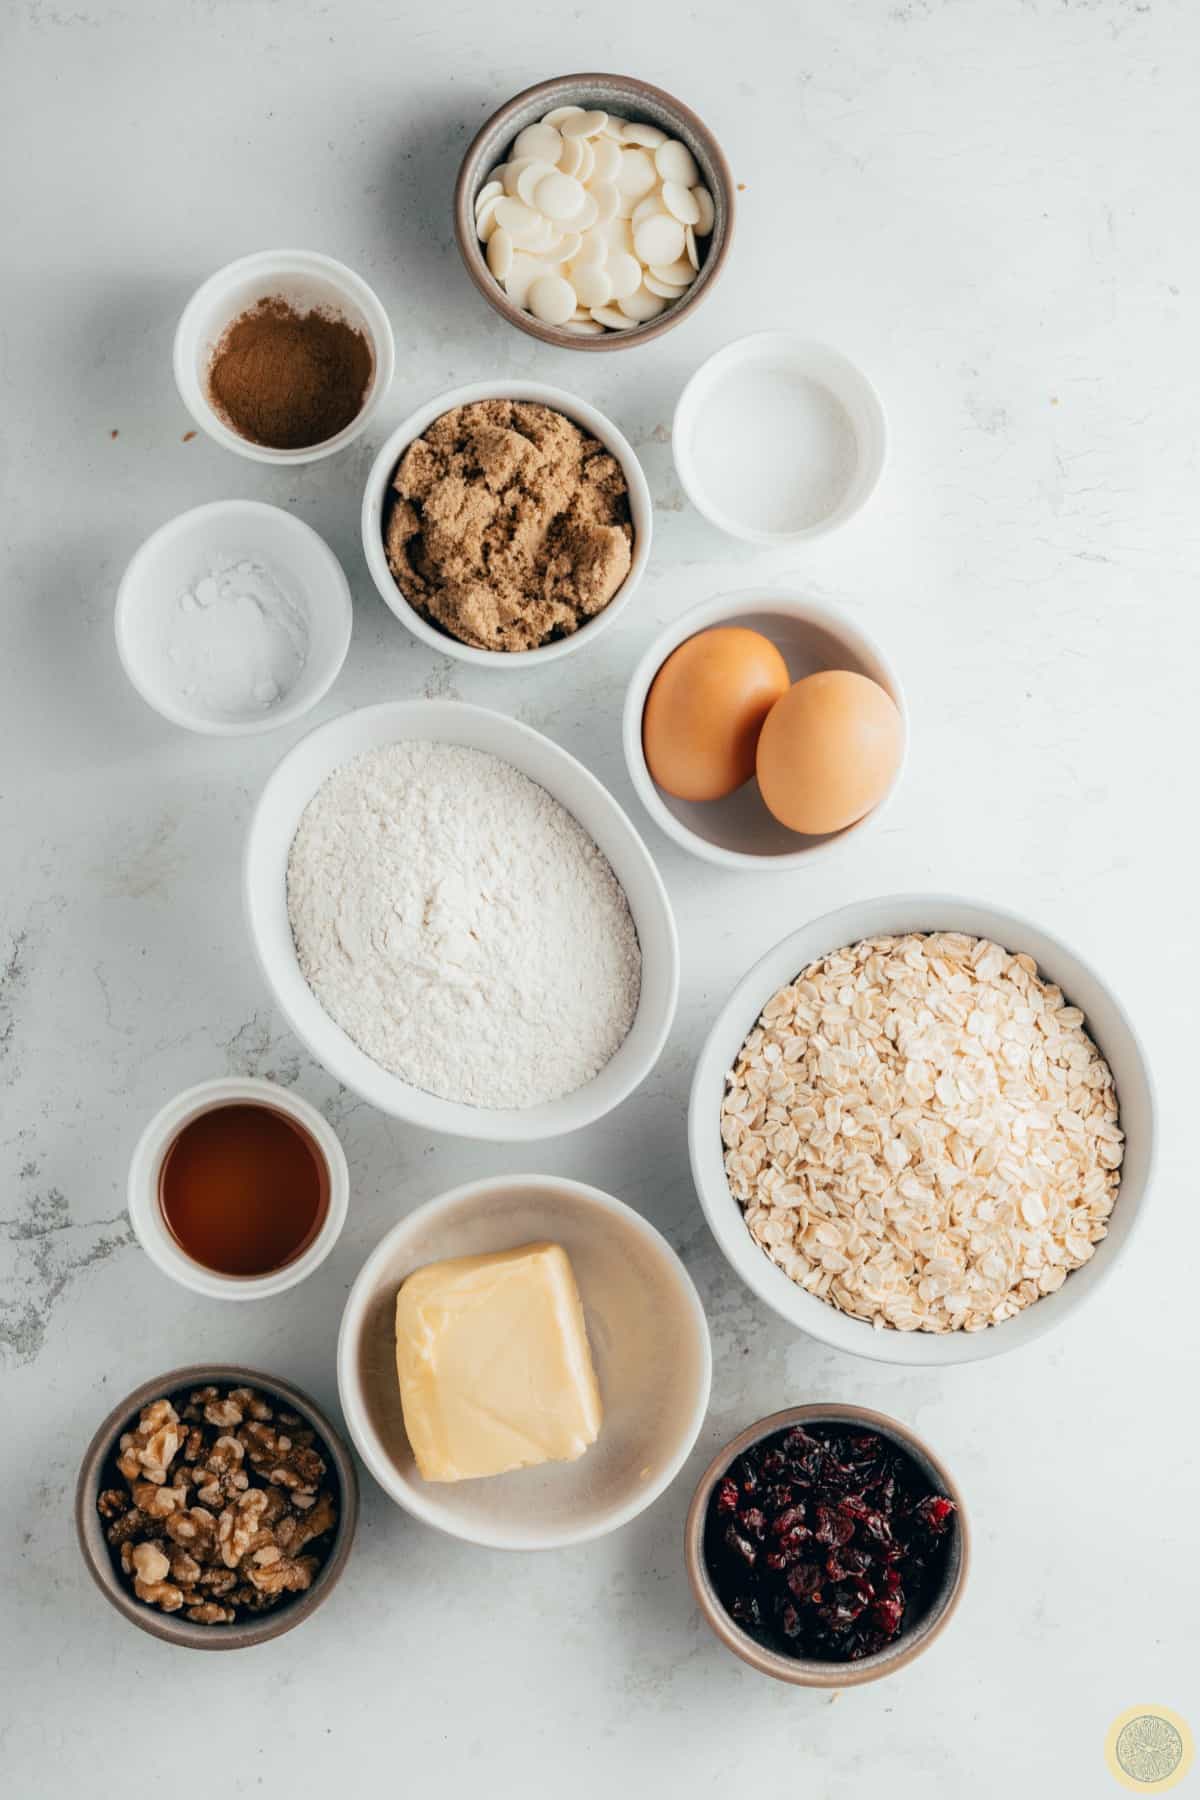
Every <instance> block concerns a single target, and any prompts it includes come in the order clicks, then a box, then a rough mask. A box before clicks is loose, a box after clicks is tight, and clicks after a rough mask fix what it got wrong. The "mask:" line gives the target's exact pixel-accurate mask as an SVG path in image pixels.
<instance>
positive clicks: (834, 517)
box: [671, 331, 887, 545]
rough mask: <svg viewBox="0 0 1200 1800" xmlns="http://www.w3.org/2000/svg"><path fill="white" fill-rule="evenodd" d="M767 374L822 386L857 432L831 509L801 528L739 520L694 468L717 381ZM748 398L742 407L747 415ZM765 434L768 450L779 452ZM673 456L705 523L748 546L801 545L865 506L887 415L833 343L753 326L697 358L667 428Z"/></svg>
mask: <svg viewBox="0 0 1200 1800" xmlns="http://www.w3.org/2000/svg"><path fill="white" fill-rule="evenodd" d="M747 371H749V372H754V373H764V372H765V373H766V374H767V375H768V377H769V378H770V379H771V380H772V381H774V382H779V381H782V380H786V379H787V378H788V377H789V376H796V377H799V378H800V379H802V380H805V381H808V382H811V383H813V384H814V385H816V386H818V387H821V388H823V389H824V390H825V391H826V393H827V394H829V395H831V396H832V397H833V398H834V399H835V400H836V401H837V402H838V403H839V404H840V406H841V407H842V409H843V411H844V412H845V414H846V417H847V419H848V420H849V423H850V427H851V430H852V431H853V434H854V441H855V446H856V454H857V460H856V463H855V466H854V469H853V472H852V473H851V474H850V475H849V476H848V478H847V482H846V485H845V487H844V489H843V490H842V492H841V494H840V495H839V496H838V498H837V500H836V501H835V502H834V504H833V505H832V506H831V507H830V509H829V511H828V512H827V513H825V514H824V515H823V516H822V517H820V518H816V519H813V520H811V521H809V522H808V523H806V524H803V525H795V526H786V527H779V528H774V527H772V528H766V527H763V526H759V525H755V524H754V523H752V522H751V521H750V520H748V519H744V518H742V517H740V516H739V515H738V514H737V513H736V512H734V511H732V510H731V509H730V507H729V506H728V505H727V504H725V502H724V500H723V498H722V496H720V495H718V494H715V493H713V492H712V490H711V489H710V488H708V487H706V486H705V485H704V483H703V482H702V480H701V479H700V474H699V471H698V469H697V467H696V462H695V457H694V455H693V450H692V445H693V441H694V438H695V435H696V433H697V432H699V431H701V430H703V429H704V425H703V408H704V405H705V402H706V401H707V400H709V399H710V398H711V396H712V394H713V393H714V392H715V390H716V389H717V388H718V386H720V385H721V384H722V383H736V381H737V379H738V377H739V375H741V374H742V373H744V372H747ZM749 409H750V402H749V399H748V398H747V401H746V407H745V411H746V412H747V414H748V413H749ZM773 437H774V434H773V433H769V434H768V435H767V445H768V449H769V450H770V451H771V454H772V455H778V454H780V451H779V448H778V446H777V445H775V444H774V443H773ZM671 453H672V455H673V457H674V459H675V468H676V471H677V473H678V475H679V479H680V481H681V482H682V484H683V488H684V492H685V493H686V494H687V497H688V499H689V500H690V501H691V503H692V505H693V506H694V507H695V508H696V510H697V512H700V513H703V515H704V517H705V518H706V519H707V520H708V521H709V523H710V524H712V525H715V526H716V527H717V529H718V530H719V531H724V532H726V533H727V534H728V535H729V536H730V537H736V538H741V539H742V541H743V542H744V543H747V544H765V545H770V544H806V543H811V542H812V541H813V539H814V538H820V537H824V536H825V535H826V534H827V533H828V532H830V531H833V530H835V529H836V528H837V527H838V526H839V525H844V524H845V523H846V522H847V520H849V519H852V518H853V517H854V515H855V514H856V513H857V512H860V511H861V510H862V508H863V507H864V506H865V505H866V503H867V501H868V500H869V499H870V498H871V495H872V494H873V493H874V492H875V489H876V487H877V486H878V484H879V477H880V475H881V474H882V473H883V465H884V462H885V460H886V457H887V420H886V418H885V416H884V411H883V403H882V401H881V400H880V398H879V395H878V394H877V393H876V391H875V389H874V387H873V386H872V385H871V383H870V382H869V381H868V380H867V377H866V376H865V375H864V374H863V372H862V370H861V369H860V368H858V367H857V365H856V364H855V363H852V362H851V361H850V359H849V357H847V356H844V355H843V354H842V352H841V351H840V350H835V349H834V348H833V347H832V345H829V344H821V343H817V342H815V341H813V340H812V339H810V338H806V337H804V336H803V335H802V333H800V332H798V331H757V332H754V333H752V334H751V335H750V336H749V337H744V338H738V339H736V341H735V342H734V343H732V344H726V346H725V348H724V349H723V350H718V351H717V352H716V353H715V354H714V355H713V356H710V357H709V358H708V360H707V362H703V363H701V365H700V367H699V368H698V369H697V370H696V373H695V374H694V375H693V376H692V378H691V380H690V381H689V382H688V384H687V386H686V387H685V388H684V390H683V392H682V393H681V394H680V396H679V400H678V402H677V404H676V407H675V417H674V420H673V422H672V425H671Z"/></svg>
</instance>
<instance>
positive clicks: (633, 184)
mask: <svg viewBox="0 0 1200 1800" xmlns="http://www.w3.org/2000/svg"><path fill="white" fill-rule="evenodd" d="M657 182H658V176H657V174H656V173H655V167H654V163H653V162H652V161H651V159H650V157H649V156H648V155H647V153H646V151H645V150H637V149H634V150H622V152H621V166H620V168H619V169H618V170H617V191H618V193H620V194H624V195H625V196H626V197H627V198H628V199H630V200H632V201H634V203H635V204H636V202H637V201H639V200H640V199H641V198H642V195H643V194H648V193H649V192H650V190H651V188H653V187H655V186H656V185H657Z"/></svg>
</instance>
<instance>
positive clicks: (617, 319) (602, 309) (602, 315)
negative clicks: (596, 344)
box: [592, 306, 635, 331]
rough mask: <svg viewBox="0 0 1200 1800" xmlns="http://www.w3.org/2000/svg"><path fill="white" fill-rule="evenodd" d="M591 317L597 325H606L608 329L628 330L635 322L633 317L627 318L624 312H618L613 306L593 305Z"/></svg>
mask: <svg viewBox="0 0 1200 1800" xmlns="http://www.w3.org/2000/svg"><path fill="white" fill-rule="evenodd" d="M592 317H593V319H594V320H595V321H596V323H597V325H607V326H608V328H609V330H610V331H630V330H632V328H633V325H634V323H635V321H634V320H633V319H627V318H626V317H625V314H624V313H622V312H618V311H617V309H616V307H615V306H594V307H593V308H592Z"/></svg>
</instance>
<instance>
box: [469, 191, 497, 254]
mask: <svg viewBox="0 0 1200 1800" xmlns="http://www.w3.org/2000/svg"><path fill="white" fill-rule="evenodd" d="M500 198H501V199H503V194H501V196H500ZM499 204H500V201H499V200H498V199H497V198H496V196H495V195H494V194H493V196H492V198H491V199H490V200H485V201H484V203H483V205H482V206H481V207H480V209H479V211H478V212H477V213H476V214H475V230H476V232H477V233H478V235H479V237H480V240H481V241H482V242H483V243H485V244H486V243H487V241H488V239H489V238H490V237H491V235H492V233H493V231H495V229H496V208H497V206H498V205H499Z"/></svg>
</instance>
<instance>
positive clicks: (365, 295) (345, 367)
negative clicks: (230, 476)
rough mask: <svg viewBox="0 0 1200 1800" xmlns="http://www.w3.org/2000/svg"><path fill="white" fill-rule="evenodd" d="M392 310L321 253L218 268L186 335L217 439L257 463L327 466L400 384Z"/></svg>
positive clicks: (182, 335)
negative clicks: (321, 462)
mask: <svg viewBox="0 0 1200 1800" xmlns="http://www.w3.org/2000/svg"><path fill="white" fill-rule="evenodd" d="M395 359H396V352H395V343H394V340H393V337H392V328H391V325H390V324H389V322H388V316H387V313H386V312H385V311H384V309H383V306H382V304H381V302H380V300H379V298H378V297H377V295H376V294H375V293H374V292H373V290H372V289H371V288H370V287H368V286H367V283H366V282H365V281H363V280H362V278H361V277H360V276H358V275H356V274H355V273H354V271H353V270H352V269H348V268H346V267H345V265H344V264H343V263H339V262H335V261H334V259H333V258H332V257H330V256H322V255H319V254H318V253H317V252H316V251H311V250H264V251H260V252H258V253H257V254H256V255H254V256H244V257H242V258H241V259H240V260H239V261H238V262H233V263H229V264H228V265H227V267H225V268H223V269H219V270H218V271H217V273H216V274H215V275H211V276H210V277H209V278H208V280H207V281H206V282H205V283H204V284H203V286H202V287H200V288H198V289H197V290H196V292H195V293H194V294H193V295H192V298H191V299H190V300H189V301H188V304H187V306H186V307H185V308H184V311H183V316H182V317H181V319H180V321H179V325H178V328H177V330H176V333H175V352H174V362H175V381H176V385H177V386H178V388H179V393H180V396H181V398H182V400H183V403H184V405H185V406H186V407H187V409H188V411H189V413H190V414H191V415H192V418H193V419H194V420H195V421H196V423H197V425H199V426H200V427H201V429H202V430H204V431H206V432H207V433H208V435H209V437H211V438H213V439H214V440H215V441H216V442H217V443H218V444H223V445H224V446H225V448H226V449H227V450H234V451H236V452H237V454H238V455H239V456H248V457H251V458H252V459H253V460H254V461H256V462H270V463H303V462H316V461H317V460H318V459H319V458H321V457H325V456H332V455H333V454H334V453H335V452H336V451H338V450H341V449H344V448H345V446H346V445H347V444H349V443H352V442H353V440H354V439H355V438H356V437H358V435H359V434H360V432H362V431H363V430H364V428H365V427H366V425H367V423H368V421H369V420H370V419H371V417H372V416H373V414H374V413H375V411H376V409H377V408H378V406H379V404H380V402H381V400H382V399H383V397H384V395H385V394H386V393H387V390H388V388H389V386H390V385H391V380H392V375H393V372H394V369H395Z"/></svg>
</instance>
